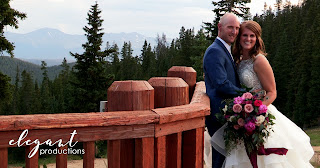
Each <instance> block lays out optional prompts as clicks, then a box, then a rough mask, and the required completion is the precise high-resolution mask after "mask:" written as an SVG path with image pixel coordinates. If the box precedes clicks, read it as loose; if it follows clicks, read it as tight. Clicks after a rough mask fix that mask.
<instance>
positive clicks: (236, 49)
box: [232, 20, 267, 64]
mask: <svg viewBox="0 0 320 168" xmlns="http://www.w3.org/2000/svg"><path fill="white" fill-rule="evenodd" d="M244 28H247V29H249V30H251V31H252V32H253V33H254V34H255V35H256V39H257V40H256V44H255V46H254V48H253V49H252V50H251V51H250V53H249V56H250V57H251V58H255V56H256V55H258V54H263V55H265V56H266V55H267V53H266V52H265V47H264V43H263V40H262V38H261V34H262V30H261V26H260V25H259V24H258V23H257V22H255V21H252V20H249V21H245V22H242V23H241V25H240V30H239V34H238V36H237V38H236V41H235V43H234V46H233V52H232V55H233V58H234V60H235V62H236V63H237V64H238V63H239V62H240V56H241V55H242V47H241V45H240V36H241V34H242V31H243V29H244Z"/></svg>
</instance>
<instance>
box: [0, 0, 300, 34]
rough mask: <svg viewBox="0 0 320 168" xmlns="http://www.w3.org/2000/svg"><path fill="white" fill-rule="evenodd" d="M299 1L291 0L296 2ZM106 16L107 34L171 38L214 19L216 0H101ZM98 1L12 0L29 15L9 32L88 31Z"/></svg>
mask: <svg viewBox="0 0 320 168" xmlns="http://www.w3.org/2000/svg"><path fill="white" fill-rule="evenodd" d="M265 1H267V4H268V5H272V6H273V4H274V2H275V0H252V2H251V4H249V5H248V6H249V7H250V8H251V13H252V14H255V13H257V12H258V13H261V11H262V9H263V5H264V2H265ZM296 1H298V0H291V2H293V3H296ZM97 2H98V4H99V8H100V9H101V10H102V14H101V17H102V19H104V22H103V28H104V32H105V33H120V32H126V33H129V32H137V33H140V34H143V35H145V36H148V37H156V36H157V34H160V35H161V34H162V33H164V34H165V35H166V36H167V37H169V38H174V37H178V36H179V30H180V28H181V27H182V26H184V27H185V28H194V29H195V30H199V29H200V27H201V25H202V22H211V21H212V20H213V19H214V13H213V12H212V9H213V5H212V4H211V2H212V0H98V1H97ZM94 3H95V0H11V2H10V5H11V7H12V8H14V9H17V10H18V11H20V12H25V13H26V14H27V19H25V20H22V21H19V29H17V30H15V29H12V28H10V27H7V28H6V31H10V32H15V33H28V32H31V31H34V30H37V29H39V28H44V27H49V28H55V29H59V30H60V31H63V32H65V33H68V34H84V31H83V30H82V28H83V27H84V26H85V25H87V20H86V18H87V12H88V11H89V9H90V7H91V5H93V4H94Z"/></svg>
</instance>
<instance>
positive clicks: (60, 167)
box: [56, 145, 68, 168]
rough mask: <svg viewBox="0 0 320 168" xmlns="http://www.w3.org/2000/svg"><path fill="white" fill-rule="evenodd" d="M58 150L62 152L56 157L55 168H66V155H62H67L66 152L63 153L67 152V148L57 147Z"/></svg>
mask: <svg viewBox="0 0 320 168" xmlns="http://www.w3.org/2000/svg"><path fill="white" fill-rule="evenodd" d="M58 150H60V151H62V152H61V154H57V155H56V167H57V168H67V164H68V155H67V154H64V153H68V152H64V151H67V150H68V146H67V145H66V146H64V147H58Z"/></svg>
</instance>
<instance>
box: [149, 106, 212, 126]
mask: <svg viewBox="0 0 320 168" xmlns="http://www.w3.org/2000/svg"><path fill="white" fill-rule="evenodd" d="M153 111H154V112H155V113H157V114H158V115H159V124H163V123H168V122H174V121H179V120H187V119H191V118H198V117H202V116H206V115H210V106H209V107H206V106H204V105H203V104H200V103H194V104H192V105H191V104H188V105H181V106H174V107H167V108H157V109H153Z"/></svg>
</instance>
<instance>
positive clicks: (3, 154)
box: [0, 148, 8, 167]
mask: <svg viewBox="0 0 320 168" xmlns="http://www.w3.org/2000/svg"><path fill="white" fill-rule="evenodd" d="M0 167H8V148H0Z"/></svg>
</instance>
